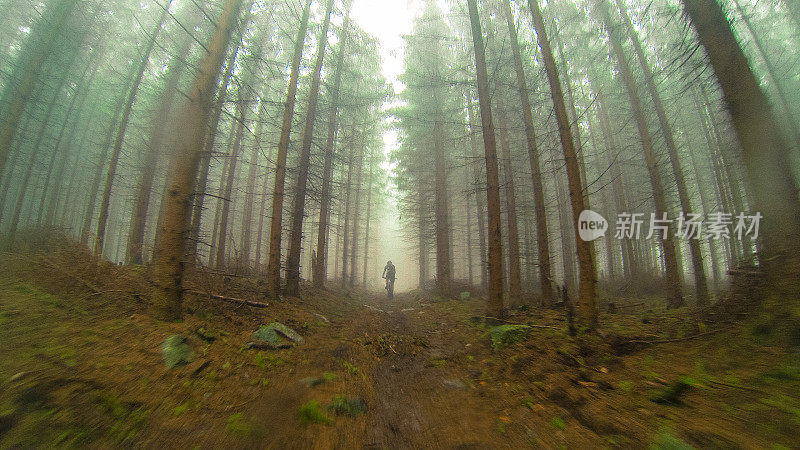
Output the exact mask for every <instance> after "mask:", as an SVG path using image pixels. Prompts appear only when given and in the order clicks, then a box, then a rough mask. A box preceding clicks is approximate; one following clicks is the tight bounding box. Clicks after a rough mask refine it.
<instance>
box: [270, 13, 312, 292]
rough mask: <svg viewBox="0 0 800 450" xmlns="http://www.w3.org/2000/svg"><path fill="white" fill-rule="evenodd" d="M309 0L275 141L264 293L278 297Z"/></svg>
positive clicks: (296, 44)
mask: <svg viewBox="0 0 800 450" xmlns="http://www.w3.org/2000/svg"><path fill="white" fill-rule="evenodd" d="M311 1H312V0H308V1H307V2H306V7H305V8H304V9H303V17H302V18H301V19H300V28H299V29H298V30H297V37H296V38H295V43H294V55H293V56H292V71H291V74H290V75H289V87H288V89H287V92H286V106H285V107H284V110H283V123H282V124H281V137H280V140H279V141H278V158H277V160H276V161H275V189H274V190H273V191H272V222H271V223H270V233H269V262H268V263H267V293H268V294H269V295H273V296H276V297H277V296H278V294H279V293H280V291H281V231H282V230H281V227H282V225H283V196H284V185H285V183H286V153H287V151H288V150H289V134H290V133H291V130H292V118H293V116H294V103H295V98H296V96H297V78H298V76H299V74H300V63H301V62H302V59H303V43H304V42H305V38H306V29H307V28H308V14H309V9H310V8H311Z"/></svg>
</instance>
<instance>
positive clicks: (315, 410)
mask: <svg viewBox="0 0 800 450" xmlns="http://www.w3.org/2000/svg"><path fill="white" fill-rule="evenodd" d="M297 420H299V421H300V423H301V424H303V425H309V424H315V423H321V424H325V425H330V424H332V423H333V419H331V418H330V417H328V416H327V415H325V413H324V412H322V409H321V408H320V406H319V402H317V401H316V400H309V401H307V402H305V403H303V406H301V407H300V409H299V410H297Z"/></svg>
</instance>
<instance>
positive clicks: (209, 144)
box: [156, 21, 247, 265]
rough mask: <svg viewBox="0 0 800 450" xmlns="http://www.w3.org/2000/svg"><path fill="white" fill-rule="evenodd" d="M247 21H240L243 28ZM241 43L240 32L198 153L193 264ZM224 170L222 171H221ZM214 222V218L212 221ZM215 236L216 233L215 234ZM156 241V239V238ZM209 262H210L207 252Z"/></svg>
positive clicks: (190, 258) (212, 249) (193, 224)
mask: <svg viewBox="0 0 800 450" xmlns="http://www.w3.org/2000/svg"><path fill="white" fill-rule="evenodd" d="M246 24H247V22H246V21H242V26H241V27H240V28H244V27H245V26H246ZM240 45H241V33H240V37H239V40H238V41H237V44H236V45H235V46H234V47H233V50H232V51H231V52H230V56H229V57H228V61H227V63H226V66H225V67H226V68H225V74H224V75H223V76H222V83H220V86H219V89H218V90H217V95H216V101H215V102H214V106H213V108H212V113H211V120H210V121H209V127H208V131H207V132H208V135H207V137H206V139H205V142H204V144H205V145H204V147H203V153H202V154H201V155H200V163H199V165H200V176H199V177H198V180H197V188H196V191H195V196H194V204H193V206H192V234H191V239H192V240H193V241H194V242H193V243H192V245H191V246H190V249H191V252H192V253H191V256H190V257H189V264H191V265H194V263H195V261H197V247H198V245H200V225H201V221H202V217H203V204H204V203H205V194H206V189H207V187H208V172H209V170H211V156H212V154H213V152H214V141H215V140H216V137H217V133H218V131H219V120H220V117H221V116H222V110H223V108H225V99H226V98H227V96H228V84H229V83H230V79H231V75H232V74H233V68H234V66H235V65H236V57H237V55H238V54H239V47H240ZM226 161H227V160H226ZM223 172H224V171H223ZM214 223H215V224H216V220H215V221H214ZM215 236H216V234H215ZM156 241H158V239H156ZM214 248H215V247H214V246H211V251H212V252H213V251H214ZM208 261H209V264H210V263H211V258H210V253H209V260H208Z"/></svg>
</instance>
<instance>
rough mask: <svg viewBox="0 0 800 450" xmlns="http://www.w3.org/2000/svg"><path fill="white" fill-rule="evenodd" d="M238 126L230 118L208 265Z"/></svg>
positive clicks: (215, 252) (212, 258)
mask: <svg viewBox="0 0 800 450" xmlns="http://www.w3.org/2000/svg"><path fill="white" fill-rule="evenodd" d="M238 116H239V109H238V107H237V108H236V110H235V113H234V115H233V117H238ZM237 128H238V126H237V122H236V120H235V119H234V120H231V129H230V131H229V132H228V140H227V143H226V144H225V156H224V157H223V159H224V161H223V163H222V170H221V171H220V177H219V186H218V187H217V195H216V198H215V200H216V202H215V203H214V224H213V227H212V229H211V248H210V250H209V252H208V265H209V266H213V265H214V263H215V262H216V261H217V255H218V254H219V224H220V217H221V216H222V203H223V202H225V201H226V199H225V197H224V195H225V186H226V185H227V184H228V165H230V163H231V155H232V154H233V140H234V139H235V137H236V129H237Z"/></svg>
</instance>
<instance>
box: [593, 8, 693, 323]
mask: <svg viewBox="0 0 800 450" xmlns="http://www.w3.org/2000/svg"><path fill="white" fill-rule="evenodd" d="M609 6H610V5H609V4H608V1H607V0H598V1H597V7H598V8H599V12H600V14H601V16H602V18H603V21H604V23H605V27H606V31H607V32H608V37H609V40H610V41H611V50H612V53H613V54H614V56H615V59H616V61H617V68H618V69H619V71H620V74H621V75H622V81H623V84H624V85H625V91H626V92H627V93H628V99H629V100H630V104H631V109H632V110H633V119H634V122H635V123H636V129H637V130H638V132H639V138H640V139H641V143H642V150H643V151H644V158H645V164H646V165H647V172H648V174H649V177H650V186H651V187H652V189H653V203H654V205H655V210H656V211H655V214H656V217H657V218H658V219H661V218H662V217H664V216H665V215H667V214H668V211H667V201H666V194H665V193H664V185H663V182H662V180H661V174H660V173H659V170H658V166H657V162H656V156H655V150H654V148H653V139H652V136H651V134H650V130H649V129H648V127H647V120H646V118H645V113H644V110H643V108H642V105H641V101H640V99H639V93H638V89H637V87H636V81H635V80H634V78H633V72H632V70H631V68H630V65H629V64H628V60H627V58H626V57H625V53H624V51H623V49H622V40H621V38H620V37H619V29H618V27H616V26H615V24H614V23H613V22H612V20H611V14H610V11H609V9H610V8H609ZM672 229H673V228H672V226H670V225H668V229H667V232H666V233H665V234H666V235H667V236H663V239H661V241H660V242H661V249H662V251H663V255H664V256H663V257H664V272H665V276H666V282H667V307H669V308H677V307H680V306H683V304H684V300H683V292H682V287H681V278H680V274H679V273H678V259H679V256H678V250H679V248H678V247H677V246H676V244H675V239H674V236H673V233H672ZM701 270H702V269H701Z"/></svg>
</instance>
